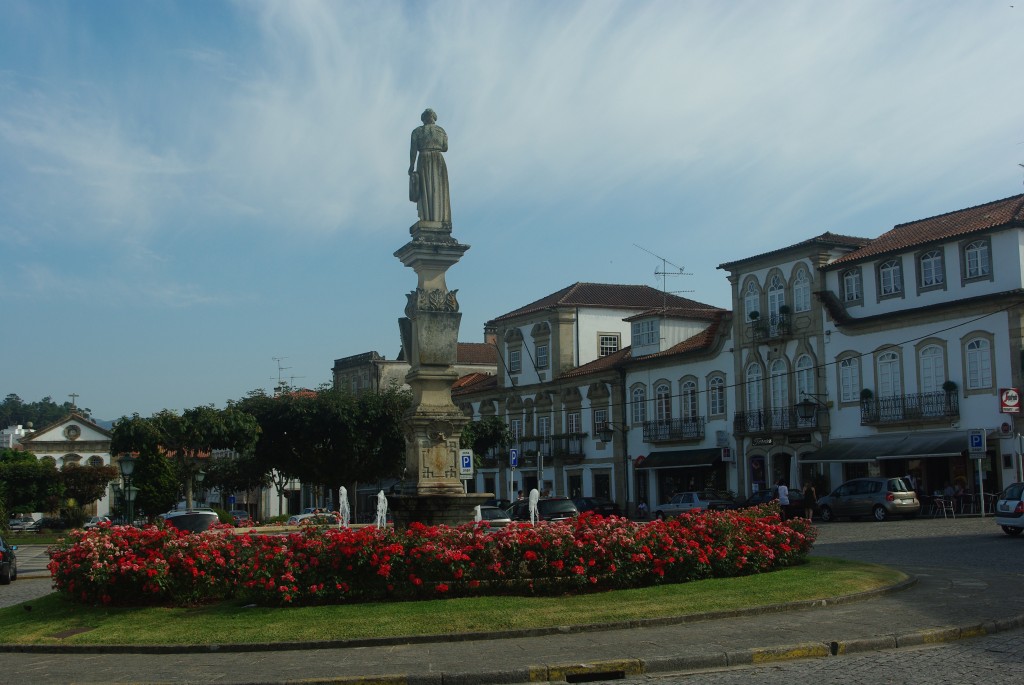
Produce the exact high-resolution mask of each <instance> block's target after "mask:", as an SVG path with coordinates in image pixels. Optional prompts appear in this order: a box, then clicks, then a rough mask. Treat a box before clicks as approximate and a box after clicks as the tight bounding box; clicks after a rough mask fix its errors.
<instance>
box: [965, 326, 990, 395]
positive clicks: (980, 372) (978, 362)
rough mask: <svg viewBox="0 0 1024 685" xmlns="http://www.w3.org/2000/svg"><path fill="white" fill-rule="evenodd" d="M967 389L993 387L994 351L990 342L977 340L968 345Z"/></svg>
mask: <svg viewBox="0 0 1024 685" xmlns="http://www.w3.org/2000/svg"><path fill="white" fill-rule="evenodd" d="M967 387H968V388H970V389H971V390H976V389H980V388H991V387H992V351H991V347H990V345H989V342H988V340H984V339H982V338H977V339H975V340H972V341H970V342H969V343H967Z"/></svg>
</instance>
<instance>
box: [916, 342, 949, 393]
mask: <svg viewBox="0 0 1024 685" xmlns="http://www.w3.org/2000/svg"><path fill="white" fill-rule="evenodd" d="M919 356H920V362H921V392H939V391H941V390H942V384H943V383H945V382H946V363H945V355H944V354H943V353H942V348H941V347H939V346H938V345H928V346H927V347H925V348H923V349H922V350H921V352H920V354H919Z"/></svg>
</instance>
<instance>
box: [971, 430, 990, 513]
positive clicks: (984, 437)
mask: <svg viewBox="0 0 1024 685" xmlns="http://www.w3.org/2000/svg"><path fill="white" fill-rule="evenodd" d="M987 450H988V431H986V430H985V429H984V428H971V429H969V430H968V431H967V452H968V453H969V455H970V457H971V459H974V461H975V463H976V464H977V465H978V501H979V502H980V503H981V506H980V507H978V508H979V510H980V511H981V516H982V518H984V516H985V492H984V490H983V489H982V483H983V482H984V476H983V475H982V472H981V460H982V458H983V457H984V456H985V452H986V451H987Z"/></svg>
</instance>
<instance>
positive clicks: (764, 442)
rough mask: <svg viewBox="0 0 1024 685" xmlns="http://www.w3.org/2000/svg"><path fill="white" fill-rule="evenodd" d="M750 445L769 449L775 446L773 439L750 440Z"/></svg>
mask: <svg viewBox="0 0 1024 685" xmlns="http://www.w3.org/2000/svg"><path fill="white" fill-rule="evenodd" d="M750 444H751V445H753V446H755V447H771V446H772V445H774V444H775V440H774V439H773V438H751V439H750Z"/></svg>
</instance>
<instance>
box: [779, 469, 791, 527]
mask: <svg viewBox="0 0 1024 685" xmlns="http://www.w3.org/2000/svg"><path fill="white" fill-rule="evenodd" d="M788 506H789V488H788V487H786V479H785V478H780V479H779V507H780V508H781V510H782V520H783V521H785V520H786V507H788Z"/></svg>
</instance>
